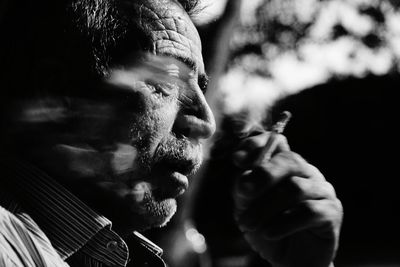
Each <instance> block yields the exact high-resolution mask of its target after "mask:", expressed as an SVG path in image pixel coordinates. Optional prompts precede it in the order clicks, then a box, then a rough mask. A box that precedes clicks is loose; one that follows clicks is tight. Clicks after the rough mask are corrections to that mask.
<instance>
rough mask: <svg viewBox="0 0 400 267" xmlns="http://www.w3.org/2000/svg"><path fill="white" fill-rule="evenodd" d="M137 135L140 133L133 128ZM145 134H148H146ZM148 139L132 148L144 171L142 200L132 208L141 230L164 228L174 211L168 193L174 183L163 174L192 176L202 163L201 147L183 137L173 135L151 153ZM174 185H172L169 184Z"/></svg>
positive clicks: (172, 201) (173, 204) (173, 203)
mask: <svg viewBox="0 0 400 267" xmlns="http://www.w3.org/2000/svg"><path fill="white" fill-rule="evenodd" d="M134 131H136V132H137V133H138V132H139V133H140V132H142V131H143V129H142V130H138V129H137V128H136V127H135V130H134ZM146 132H147V131H146ZM144 140H148V139H147V138H138V141H137V142H135V144H134V146H135V147H136V148H137V149H138V164H139V165H140V167H139V168H140V169H142V170H145V173H146V174H145V175H144V178H143V182H140V183H141V184H140V186H141V187H143V189H144V193H143V199H142V200H141V201H139V202H137V203H136V205H134V207H132V210H133V212H136V213H137V214H138V215H139V216H140V217H141V218H142V220H143V222H144V223H143V225H142V227H141V228H142V229H141V230H144V229H147V228H153V227H162V226H165V225H166V224H167V223H168V222H169V221H170V220H171V218H172V217H173V215H174V214H175V213H176V211H177V201H176V199H175V196H173V195H172V194H169V192H167V191H168V190H167V189H166V188H168V187H169V186H171V184H173V181H170V180H168V178H166V177H164V175H165V174H166V173H169V172H171V171H178V172H180V173H182V174H183V175H186V176H192V175H193V174H195V172H196V171H197V170H198V169H199V167H200V165H201V162H202V152H201V145H200V144H193V143H192V142H191V141H190V140H188V139H187V138H185V137H180V138H178V137H176V136H175V135H174V134H171V135H169V136H168V137H166V138H164V139H162V140H161V141H160V143H159V145H158V146H157V148H156V150H155V152H154V153H153V154H152V153H151V152H150V149H149V144H148V143H146V141H144ZM172 186H173V185H172Z"/></svg>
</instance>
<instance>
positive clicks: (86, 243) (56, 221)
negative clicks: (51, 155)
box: [0, 162, 164, 267]
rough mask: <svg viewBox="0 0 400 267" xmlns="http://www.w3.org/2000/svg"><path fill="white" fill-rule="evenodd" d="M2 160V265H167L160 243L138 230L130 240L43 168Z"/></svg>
mask: <svg viewBox="0 0 400 267" xmlns="http://www.w3.org/2000/svg"><path fill="white" fill-rule="evenodd" d="M1 165H2V167H3V168H2V170H5V172H4V173H3V174H2V176H3V175H4V176H3V177H2V178H1V179H0V266H88V267H92V266H96V267H97V266H98V267H106V266H118V267H122V266H127V264H128V262H130V263H129V266H141V265H142V264H145V261H147V266H164V263H163V261H162V260H161V258H160V256H161V254H162V250H161V249H160V248H159V247H157V246H156V245H154V244H153V243H152V242H150V241H149V240H147V239H146V238H144V237H143V236H141V235H140V234H139V233H137V232H134V233H133V234H132V236H131V237H130V238H129V239H128V240H127V243H128V244H127V243H126V242H125V241H124V240H123V239H122V238H121V237H120V236H118V234H116V233H115V232H114V231H113V230H112V228H111V221H109V220H108V219H107V218H105V217H104V216H102V215H100V214H97V213H96V212H94V211H93V210H92V209H90V208H89V207H88V206H87V205H86V204H85V203H83V202H82V201H81V200H79V199H78V198H77V197H76V196H74V195H73V194H72V193H70V192H69V191H68V190H66V189H65V188H64V187H63V186H61V185H60V184H59V183H57V182H56V181H55V180H54V179H52V178H50V177H49V176H48V175H46V174H45V173H43V172H42V171H40V170H38V169H37V168H35V167H33V166H31V165H28V164H26V163H23V164H22V163H20V162H19V163H18V165H16V164H13V166H12V167H10V166H6V165H5V164H4V163H2V164H1ZM128 246H129V249H130V254H131V255H129V252H128V251H129V250H128ZM149 262H151V263H152V264H151V265H149V264H148V263H149Z"/></svg>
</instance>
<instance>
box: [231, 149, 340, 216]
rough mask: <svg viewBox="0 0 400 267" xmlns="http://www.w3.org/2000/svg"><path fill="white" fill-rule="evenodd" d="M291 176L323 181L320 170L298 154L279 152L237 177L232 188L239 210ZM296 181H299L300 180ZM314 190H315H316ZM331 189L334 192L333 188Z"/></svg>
mask: <svg viewBox="0 0 400 267" xmlns="http://www.w3.org/2000/svg"><path fill="white" fill-rule="evenodd" d="M293 176H302V177H303V178H308V179H310V180H315V181H320V182H325V178H324V177H323V175H322V174H321V172H319V170H318V169H317V168H315V167H314V166H312V165H310V164H309V163H307V162H306V161H305V160H304V159H303V158H301V157H300V156H299V155H297V154H296V153H294V152H290V151H285V152H281V153H279V154H278V155H276V156H275V157H274V158H273V159H271V161H270V162H267V163H264V164H263V165H262V166H258V167H256V168H254V169H253V170H250V171H245V172H244V174H243V175H242V176H241V177H239V178H238V179H237V181H236V183H235V187H234V190H233V197H234V200H235V201H236V205H237V207H238V208H239V210H242V209H245V208H247V207H248V206H249V205H250V204H251V202H252V201H253V200H254V199H256V198H258V197H259V196H260V195H263V194H266V193H267V192H268V190H270V189H271V188H273V187H274V186H276V185H277V184H279V183H281V182H282V181H284V180H285V179H290V177H293ZM295 180H296V179H295ZM292 182H294V181H292ZM298 183H301V180H300V181H299V182H298ZM289 185H290V183H289ZM294 187H295V188H296V183H294ZM309 191H311V190H309ZM314 191H315V192H317V190H314ZM331 191H332V192H334V190H333V189H332V190H331ZM289 192H290V190H289Z"/></svg>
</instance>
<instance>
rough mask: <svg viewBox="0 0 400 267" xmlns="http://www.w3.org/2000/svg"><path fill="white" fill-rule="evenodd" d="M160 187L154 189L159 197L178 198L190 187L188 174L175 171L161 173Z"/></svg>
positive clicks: (155, 194)
mask: <svg viewBox="0 0 400 267" xmlns="http://www.w3.org/2000/svg"><path fill="white" fill-rule="evenodd" d="M159 179H160V180H159V182H158V187H157V189H155V190H154V192H153V193H154V196H155V197H156V198H158V199H168V198H177V197H179V196H181V195H182V194H183V193H185V191H186V190H187V189H188V187H189V179H188V177H187V175H184V174H182V173H180V172H177V171H174V172H169V173H164V174H161V175H160V177H159Z"/></svg>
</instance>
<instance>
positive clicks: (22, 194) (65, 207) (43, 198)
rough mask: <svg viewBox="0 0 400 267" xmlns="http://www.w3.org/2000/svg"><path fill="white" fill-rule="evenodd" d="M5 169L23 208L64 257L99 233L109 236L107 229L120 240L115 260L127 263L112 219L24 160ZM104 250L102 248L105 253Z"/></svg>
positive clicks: (123, 244) (121, 242)
mask: <svg viewBox="0 0 400 267" xmlns="http://www.w3.org/2000/svg"><path fill="white" fill-rule="evenodd" d="M7 169H8V170H9V171H10V172H11V173H9V175H12V176H13V178H12V179H13V184H14V185H16V191H18V192H17V194H18V200H19V201H21V204H22V206H23V209H26V211H28V212H29V215H30V216H31V217H32V218H33V219H34V220H35V221H36V222H37V223H38V225H39V226H40V228H41V230H42V231H43V232H44V233H45V234H46V236H47V237H48V238H49V240H50V241H51V243H52V245H53V247H54V248H55V249H56V250H57V252H58V253H59V254H60V256H61V257H62V258H63V259H64V260H65V259H66V258H68V257H70V256H71V255H72V254H74V253H76V252H77V251H78V250H80V249H81V248H83V247H84V246H85V245H86V244H88V245H90V244H93V241H95V240H96V239H99V238H98V236H99V235H101V236H104V235H106V236H109V234H108V233H109V232H110V233H112V236H113V237H114V238H115V239H117V241H118V243H119V244H121V245H120V246H119V249H120V250H121V251H122V257H121V255H120V257H118V258H117V259H115V260H116V261H117V262H114V264H116V265H120V266H124V265H125V264H126V262H127V260H128V249H127V246H126V244H125V242H124V241H123V240H122V239H121V238H120V237H119V236H118V235H116V234H115V233H114V232H113V231H111V221H109V220H108V219H107V218H106V217H104V216H102V215H99V214H97V213H96V212H95V211H93V210H92V209H91V208H89V206H87V205H86V204H85V203H83V202H82V201H81V200H80V199H78V198H77V197H76V196H74V195H73V194H72V193H70V192H69V191H68V190H66V189H65V188H64V187H63V186H62V185H60V184H59V183H58V182H57V181H55V180H54V179H52V178H51V177H49V176H48V175H47V174H45V173H44V172H43V171H41V170H39V169H38V168H36V167H34V166H32V165H30V164H28V163H26V162H20V161H18V162H17V163H16V164H13V166H12V168H10V167H9V168H7ZM104 233H106V234H104ZM96 235H97V236H96ZM95 236H96V237H97V238H95ZM115 239H114V240H115ZM89 241H90V242H89ZM86 247H87V246H86ZM107 253H108V252H107V250H105V252H104V254H107ZM98 256H99V257H100V258H102V257H101V255H98Z"/></svg>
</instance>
